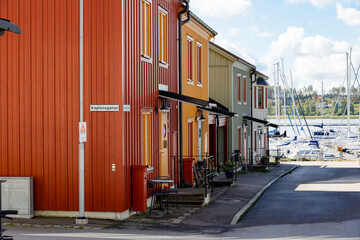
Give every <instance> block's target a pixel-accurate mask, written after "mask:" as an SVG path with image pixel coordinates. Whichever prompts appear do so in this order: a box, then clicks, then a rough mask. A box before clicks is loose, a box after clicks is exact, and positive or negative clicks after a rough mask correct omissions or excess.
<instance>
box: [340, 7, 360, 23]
mask: <svg viewBox="0 0 360 240" xmlns="http://www.w3.org/2000/svg"><path fill="white" fill-rule="evenodd" d="M336 12H337V18H338V19H339V20H341V21H343V22H344V23H345V24H346V25H348V26H360V11H359V10H357V9H355V8H344V7H343V6H342V4H341V3H339V2H338V3H336Z"/></svg>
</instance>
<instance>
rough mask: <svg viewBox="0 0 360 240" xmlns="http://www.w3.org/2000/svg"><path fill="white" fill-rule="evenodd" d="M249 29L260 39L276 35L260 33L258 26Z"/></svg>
mask: <svg viewBox="0 0 360 240" xmlns="http://www.w3.org/2000/svg"><path fill="white" fill-rule="evenodd" d="M248 29H249V30H250V31H252V32H254V33H255V34H256V35H257V36H258V37H261V38H266V37H272V36H274V35H275V34H274V33H272V32H269V31H260V30H259V27H258V26H256V25H251V26H249V27H248Z"/></svg>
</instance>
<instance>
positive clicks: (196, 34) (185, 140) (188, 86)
mask: <svg viewBox="0 0 360 240" xmlns="http://www.w3.org/2000/svg"><path fill="white" fill-rule="evenodd" d="M216 34H217V33H216V32H215V31H214V30H213V29H211V28H210V27H209V26H208V25H206V24H205V23H204V22H203V21H202V20H201V19H199V18H198V17H197V16H196V15H194V14H193V13H190V21H188V22H187V23H186V24H184V25H183V26H182V56H183V58H182V79H181V81H182V92H181V94H183V95H186V96H189V97H193V98H197V99H201V100H204V101H208V100H209V84H208V82H209V77H208V55H209V54H208V52H209V41H210V39H211V38H214V37H215V35H216ZM208 115H209V114H208V112H207V111H204V110H200V109H198V108H197V106H195V105H191V104H188V103H184V104H183V108H182V115H181V116H182V122H181V123H180V124H182V129H183V131H182V144H183V152H182V153H183V157H184V162H186V161H190V160H191V161H192V160H195V161H197V160H199V159H203V158H204V157H206V156H207V154H208V152H209V124H208V119H209V117H208ZM184 164H185V165H186V163H184ZM184 171H185V172H186V171H187V169H186V167H185V169H184Z"/></svg>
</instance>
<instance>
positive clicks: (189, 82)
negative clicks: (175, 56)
mask: <svg viewBox="0 0 360 240" xmlns="http://www.w3.org/2000/svg"><path fill="white" fill-rule="evenodd" d="M186 39H187V41H186V51H187V58H188V61H189V58H190V57H189V46H188V42H189V41H190V42H192V45H191V46H192V47H191V65H192V66H191V67H192V73H191V78H192V79H189V78H188V77H189V72H190V69H189V66H190V64H189V63H188V67H187V71H188V74H187V80H188V84H190V85H194V79H193V78H194V54H193V50H194V49H193V44H194V38H192V37H191V36H189V35H187V36H186Z"/></svg>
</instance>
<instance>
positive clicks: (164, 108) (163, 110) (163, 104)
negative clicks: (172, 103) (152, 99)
mask: <svg viewBox="0 0 360 240" xmlns="http://www.w3.org/2000/svg"><path fill="white" fill-rule="evenodd" d="M159 99H161V107H160V108H158V102H159ZM158 110H159V112H161V113H167V112H169V111H170V109H169V107H168V106H166V99H164V98H161V97H157V98H156V104H155V112H156V113H157V112H158Z"/></svg>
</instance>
